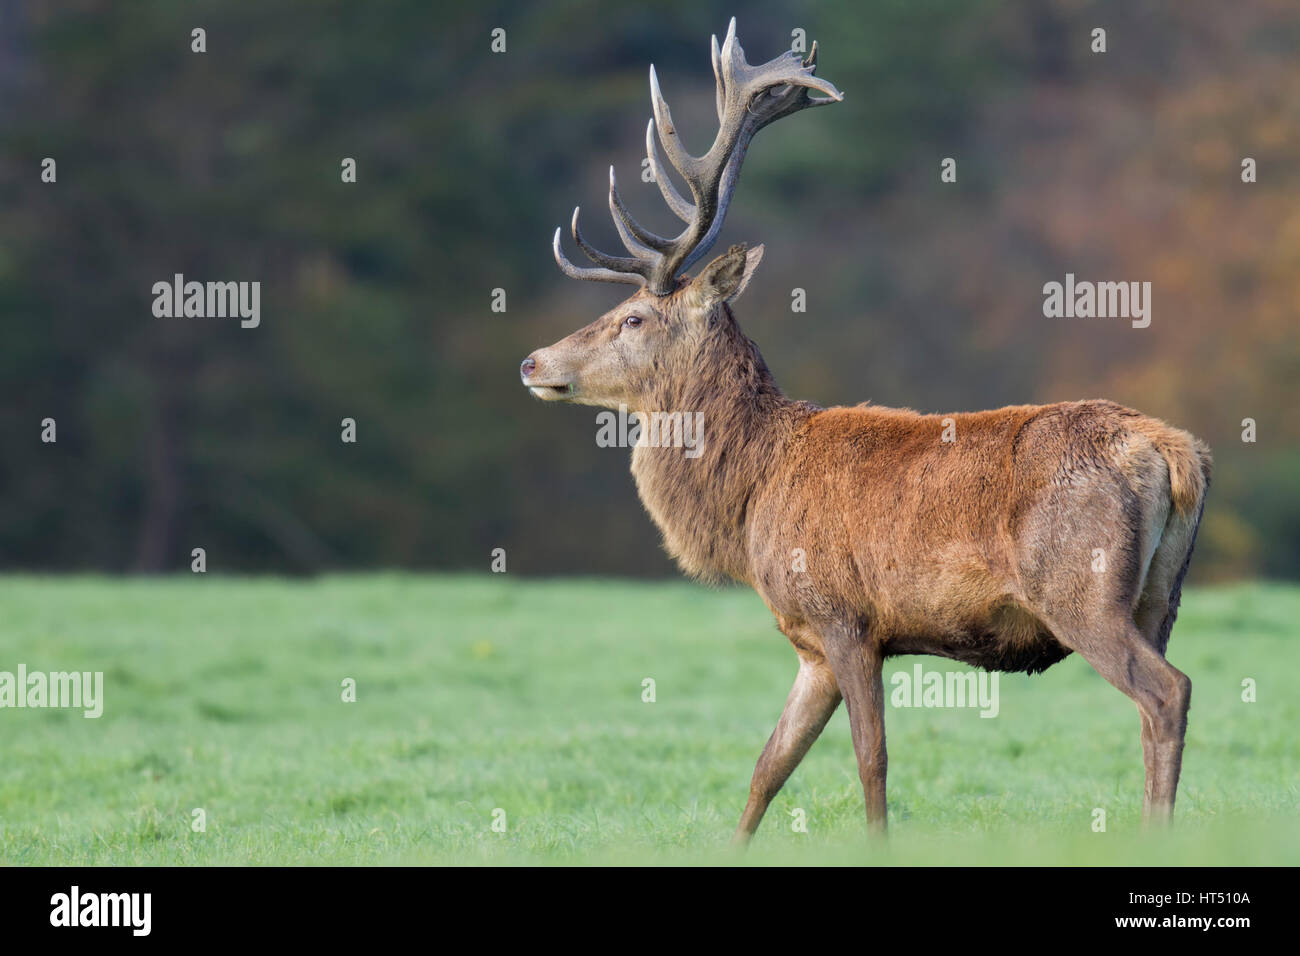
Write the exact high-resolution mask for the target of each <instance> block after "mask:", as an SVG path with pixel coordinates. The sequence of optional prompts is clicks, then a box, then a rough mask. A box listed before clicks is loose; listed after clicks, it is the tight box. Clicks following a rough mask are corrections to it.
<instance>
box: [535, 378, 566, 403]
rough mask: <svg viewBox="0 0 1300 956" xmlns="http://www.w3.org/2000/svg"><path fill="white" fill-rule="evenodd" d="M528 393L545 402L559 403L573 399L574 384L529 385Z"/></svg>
mask: <svg viewBox="0 0 1300 956" xmlns="http://www.w3.org/2000/svg"><path fill="white" fill-rule="evenodd" d="M528 391H530V392H532V393H533V398H540V399H541V400H542V401H544V402H558V401H563V400H564V399H566V398H572V397H573V383H572V382H566V383H565V384H563V385H529V386H528Z"/></svg>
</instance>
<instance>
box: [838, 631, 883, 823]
mask: <svg viewBox="0 0 1300 956" xmlns="http://www.w3.org/2000/svg"><path fill="white" fill-rule="evenodd" d="M825 646H826V657H827V659H828V660H829V661H830V665H831V669H832V670H833V671H834V673H835V680H836V682H837V683H838V684H839V688H840V693H841V694H843V695H844V703H845V705H846V706H847V707H848V709H849V727H850V729H851V730H852V732H853V750H854V752H855V753H856V754H857V758H858V775H859V776H860V777H861V778H862V794H863V796H864V797H865V798H866V804H867V827H868V829H869V830H870V831H871V832H873V833H884V832H885V817H886V806H885V773H886V770H887V768H888V758H887V756H886V753H885V686H884V676H883V671H884V654H883V653H882V651H881V649H880V645H879V644H877V643H876V642H875V641H873V640H872V639H871V636H870V635H867V634H864V633H862V632H861V631H860V630H857V629H843V630H837V631H835V632H833V633H829V634H827V635H826V638H825Z"/></svg>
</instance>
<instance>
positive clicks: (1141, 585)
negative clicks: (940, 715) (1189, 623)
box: [683, 401, 1209, 673]
mask: <svg viewBox="0 0 1300 956" xmlns="http://www.w3.org/2000/svg"><path fill="white" fill-rule="evenodd" d="M945 430H948V433H949V435H950V436H951V437H950V438H949V440H947V441H945V440H944V433H945ZM780 459H781V460H780V463H779V464H778V466H777V467H776V468H775V469H773V470H772V471H771V473H770V478H769V480H768V481H766V482H765V488H764V489H763V490H761V491H760V492H759V493H758V494H757V495H755V500H754V501H753V502H752V503H751V510H750V514H749V521H747V525H748V531H749V547H750V554H751V560H752V570H753V572H754V574H753V579H754V580H753V582H752V583H753V584H754V585H755V587H756V588H757V589H758V591H759V592H760V594H762V596H763V597H764V599H765V600H766V601H767V602H768V604H769V606H770V607H771V608H772V610H773V612H774V613H775V614H776V615H777V617H778V620H779V621H780V622H781V623H782V626H783V630H787V633H790V632H791V631H795V632H799V633H801V635H807V638H806V640H808V641H810V642H811V643H812V644H813V645H814V647H813V648H811V649H813V650H820V648H818V647H816V646H815V645H816V644H818V643H820V642H819V641H818V640H817V638H816V637H815V633H816V624H817V622H819V621H823V620H833V619H842V618H843V617H844V616H845V615H846V614H847V615H849V616H852V617H855V618H856V619H857V620H859V621H860V622H862V624H863V627H864V629H865V630H866V631H867V633H870V634H873V635H876V636H877V639H879V640H880V641H881V642H882V650H883V652H884V654H885V655H886V656H893V655H898V654H932V655H937V656H940V657H947V658H951V659H953V660H958V661H962V662H964V663H967V664H971V665H974V666H978V667H982V668H985V669H987V670H997V671H1008V672H1028V673H1035V672H1040V671H1043V670H1045V669H1047V668H1048V667H1050V666H1051V665H1052V664H1054V663H1056V662H1057V661H1059V660H1061V659H1063V658H1064V657H1066V656H1067V655H1068V654H1069V653H1070V650H1069V649H1068V648H1066V647H1065V646H1063V645H1062V644H1061V643H1060V642H1059V641H1058V640H1057V639H1056V637H1055V635H1054V634H1053V633H1052V631H1051V629H1050V628H1049V627H1048V626H1047V625H1046V624H1045V623H1044V622H1043V620H1042V618H1041V617H1040V610H1045V609H1046V608H1047V607H1048V606H1050V607H1051V610H1052V616H1053V617H1054V618H1055V619H1058V620H1059V619H1060V618H1061V617H1062V615H1063V614H1064V615H1066V616H1069V615H1070V614H1071V613H1072V612H1074V613H1075V614H1077V617H1078V618H1079V619H1080V620H1086V619H1087V617H1088V613H1087V610H1088V609H1087V608H1086V607H1085V604H1086V602H1087V600H1088V599H1089V595H1090V594H1092V593H1094V591H1095V584H1096V583H1097V576H1099V575H1100V576H1103V577H1104V584H1105V592H1106V593H1107V595H1108V596H1109V600H1111V601H1114V602H1116V603H1118V604H1119V605H1121V606H1122V607H1123V608H1125V609H1126V611H1127V613H1128V614H1130V615H1131V614H1133V613H1134V612H1135V611H1137V609H1138V607H1139V606H1140V604H1141V603H1142V601H1143V599H1144V592H1145V590H1146V587H1147V581H1148V574H1149V572H1150V571H1151V570H1152V568H1153V567H1156V568H1157V569H1158V570H1159V572H1160V574H1159V577H1160V579H1161V580H1160V581H1159V582H1153V585H1152V589H1153V590H1158V589H1159V587H1164V588H1165V591H1164V593H1163V594H1158V595H1154V596H1153V603H1154V602H1155V601H1156V600H1158V601H1161V602H1163V601H1164V599H1165V596H1166V595H1167V594H1169V589H1170V586H1171V585H1172V586H1173V587H1172V589H1173V595H1172V597H1173V600H1172V601H1171V602H1170V610H1169V615H1170V617H1172V615H1173V613H1174V612H1175V611H1176V608H1177V592H1178V589H1179V586H1180V585H1181V579H1182V575H1183V573H1184V572H1185V570H1186V562H1187V558H1188V556H1189V551H1190V547H1189V546H1190V542H1191V540H1192V539H1193V538H1194V535H1195V531H1196V525H1197V524H1198V523H1199V519H1200V508H1201V502H1202V499H1203V497H1204V493H1205V489H1206V485H1207V481H1208V471H1209V458H1208V452H1207V451H1206V449H1205V448H1204V446H1203V445H1201V444H1200V443H1199V442H1197V441H1196V440H1195V439H1194V438H1193V437H1192V436H1191V435H1189V434H1188V433H1186V432H1183V431H1180V430H1178V429H1175V428H1172V427H1171V426H1169V425H1166V424H1165V423H1164V422H1161V421H1159V420H1157V419H1154V418H1149V417H1146V416H1144V415H1141V414H1140V413H1138V412H1135V411H1133V410H1131V409H1127V408H1124V407H1122V406H1119V405H1116V404H1114V403H1113V402H1107V401H1086V402H1071V403H1062V404H1056V405H1045V406H1020V407H1013V408H1004V409H998V410H996V411H987V412H976V413H969V414H953V415H945V416H941V415H920V414H917V413H915V412H912V411H910V410H906V409H892V408H884V407H879V406H870V405H868V406H857V407H854V408H831V409H825V410H818V411H815V412H813V413H811V414H810V415H809V416H808V417H807V419H806V421H805V422H804V424H803V427H802V428H799V429H796V430H795V431H794V433H793V435H792V438H791V441H790V444H789V446H788V447H787V450H786V453H785V454H784V455H782V456H780ZM796 549H799V550H797V551H796ZM800 554H802V555H804V557H803V559H802V561H800V560H792V555H795V556H796V557H797V556H798V555H800ZM683 557H685V556H683ZM688 563H689V562H688ZM800 568H805V569H806V570H799V569H800ZM1171 623H1172V622H1171V621H1169V622H1165V626H1163V627H1162V628H1160V640H1159V645H1160V647H1159V649H1160V650H1161V651H1162V652H1163V650H1164V643H1165V642H1166V641H1167V640H1168V632H1169V625H1170V624H1171ZM798 643H799V644H800V645H804V649H805V650H808V649H810V648H808V647H807V646H806V644H805V639H801V640H800V641H799V642H798Z"/></svg>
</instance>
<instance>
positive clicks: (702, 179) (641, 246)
mask: <svg viewBox="0 0 1300 956" xmlns="http://www.w3.org/2000/svg"><path fill="white" fill-rule="evenodd" d="M816 60H817V44H816V43H814V44H813V46H812V50H811V51H810V52H809V54H808V58H807V59H806V60H801V59H800V58H799V54H797V53H794V52H789V51H788V52H786V53H782V54H781V55H780V56H778V57H776V58H775V59H773V60H771V61H769V62H767V63H764V64H762V65H760V66H750V65H749V64H748V63H747V62H745V52H744V50H742V49H741V48H740V42H739V41H738V40H737V39H736V18H735V17H732V18H731V25H730V26H729V27H728V28H727V38H726V40H725V41H724V42H723V44H722V47H721V49H719V47H718V38H717V36H714V37H713V73H714V76H716V77H717V83H718V89H717V104H718V135H717V137H716V138H715V139H714V140H713V146H712V147H710V148H709V151H708V152H707V153H705V154H704V155H703V156H692V155H691V154H690V153H688V152H687V151H686V149H685V148H684V147H683V146H682V144H681V141H680V140H679V139H678V136H677V128H676V127H675V126H674V125H673V118H672V114H671V113H670V112H669V111H668V104H667V103H666V102H664V97H663V93H661V92H660V90H659V78H658V77H657V76H656V75H655V68H654V67H653V66H651V67H650V102H651V105H652V106H653V108H654V118H653V119H651V120H650V124H649V126H647V127H646V134H645V141H646V156H647V157H648V158H649V161H650V170H651V172H652V173H653V174H654V178H655V182H656V183H657V184H658V185H659V191H660V192H661V193H662V194H663V197H664V201H665V202H666V203H667V204H668V208H669V209H671V210H672V211H673V214H674V215H675V216H677V218H678V219H680V220H682V221H683V222H684V223H686V227H685V228H684V229H683V230H682V231H681V233H680V234H678V235H677V236H675V237H674V238H672V239H666V238H664V237H663V236H659V235H656V234H655V233H653V232H651V231H650V230H649V229H647V228H645V226H642V225H641V224H640V223H639V222H637V221H636V220H635V219H634V218H633V217H632V214H631V213H630V212H628V210H627V207H626V206H624V205H623V199H622V197H621V196H620V195H619V193H618V183H617V181H616V179H615V177H614V167H613V166H611V167H610V168H609V210H610V214H611V215H612V216H613V217H614V226H615V227H616V228H617V229H618V234H619V238H620V239H622V240H623V245H624V246H626V247H627V251H628V252H630V253H631V256H610V255H606V254H605V253H603V252H600V251H598V250H597V249H595V248H593V247H592V246H591V245H590V244H589V243H588V242H587V241H586V240H585V239H584V238H583V236H582V233H581V232H580V231H579V229H578V210H577V209H576V208H575V209H574V210H573V224H572V229H573V241H574V242H576V243H577V244H578V248H580V249H581V250H582V251H583V252H584V253H586V255H587V258H589V259H590V260H591V261H592V262H594V263H596V266H597V268H581V267H578V266H575V265H574V264H573V263H571V262H570V261H569V260H568V259H567V258H565V256H564V252H563V251H562V250H561V249H560V230H559V229H556V230H555V240H554V242H553V243H552V248H553V249H554V251H555V261H556V262H557V263H559V266H560V269H561V270H562V271H563V272H564V274H565V275H567V276H570V277H572V278H574V279H594V280H597V281H601V282H630V283H635V284H637V285H644V286H645V287H646V288H648V289H649V290H650V291H651V292H652V293H654V294H655V295H667V294H668V293H670V292H672V291H673V290H674V289H675V288H676V287H677V274H678V272H680V271H682V270H684V269H689V268H690V267H691V266H692V265H693V264H694V263H696V262H698V261H699V260H700V258H702V257H703V256H704V254H705V253H707V252H708V251H709V249H710V248H711V247H712V245H713V243H714V241H715V240H716V239H717V236H718V231H719V230H720V229H721V228H722V222H723V220H724V219H725V218H726V215H727V207H728V205H729V204H730V203H731V196H732V193H733V192H735V189H736V180H737V179H738V178H739V177H740V164H741V163H742V162H744V159H745V150H747V149H748V148H749V142H750V140H751V139H753V138H754V134H755V133H757V132H758V131H759V130H760V129H762V128H763V127H764V126H766V125H767V124H769V123H771V122H773V121H775V120H778V119H780V118H781V117H783V116H789V115H790V114H791V113H797V112H799V110H802V109H805V108H807V107H810V106H825V105H826V104H827V103H836V102H839V101H840V100H841V99H843V98H844V94H842V93H841V92H840V91H839V90H837V89H835V86H834V85H833V84H831V83H830V82H828V81H827V80H823V79H821V78H820V77H817V76H815V75H814V74H815V73H816V71H817V64H816ZM809 90H818V91H820V92H822V93H825V94H826V95H825V96H810V95H809V92H808V91H809ZM656 130H657V131H658V138H659V143H660V145H662V147H663V151H664V153H665V154H666V155H667V157H668V161H669V163H671V164H672V166H673V168H674V169H675V170H677V172H678V173H679V174H681V177H682V179H684V180H685V181H686V185H687V187H688V188H689V189H690V193H691V198H690V199H689V200H688V199H686V198H685V197H684V196H682V194H681V193H680V192H678V191H677V187H676V186H674V185H673V183H672V181H671V180H670V179H669V178H668V176H667V175H665V172H664V167H663V166H662V165H661V164H660V161H659V152H658V150H657V149H656V148H655V132H656Z"/></svg>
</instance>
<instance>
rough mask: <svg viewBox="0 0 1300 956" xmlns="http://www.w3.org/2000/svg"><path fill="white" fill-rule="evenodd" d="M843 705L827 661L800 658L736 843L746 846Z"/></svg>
mask: <svg viewBox="0 0 1300 956" xmlns="http://www.w3.org/2000/svg"><path fill="white" fill-rule="evenodd" d="M839 703H840V690H839V686H838V685H837V684H836V682H835V675H834V674H832V673H831V669H830V667H829V666H827V664H826V661H825V660H824V659H821V660H813V659H812V658H809V657H803V656H800V659H799V673H798V675H797V676H796V677H795V679H794V686H793V687H791V688H790V696H789V697H788V698H787V699H786V702H785V710H783V711H782V712H781V719H780V720H779V721H777V725H776V730H774V731H772V736H771V737H770V738H768V741H767V746H766V747H764V748H763V753H762V755H761V756H760V757H759V758H758V764H757V766H755V767H754V778H753V780H752V781H751V782H750V785H749V801H748V802H747V803H746V804H745V812H744V813H743V814H741V817H740V826H738V827H737V828H736V835H735V837H734V838H733V839H732V842H733V843H736V844H744V843H748V842H749V838H750V837H751V836H753V835H754V831H755V830H757V829H758V824H759V822H760V821H761V820H762V819H763V814H764V813H765V812H767V805H768V804H769V803H771V802H772V798H773V797H775V796H776V795H777V793H778V792H779V791H780V789H781V787H782V786H783V785H784V784H785V782H786V780H787V779H789V777H790V774H791V773H793V772H794V768H795V767H797V766H799V761H801V760H802V759H803V758H804V754H806V753H807V752H808V748H809V747H811V746H812V745H813V741H815V740H816V739H817V737H818V736H819V735H820V734H821V732H822V728H824V727H825V726H826V722H827V721H828V720H830V719H831V714H833V713H835V708H836V707H838V706H839Z"/></svg>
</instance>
